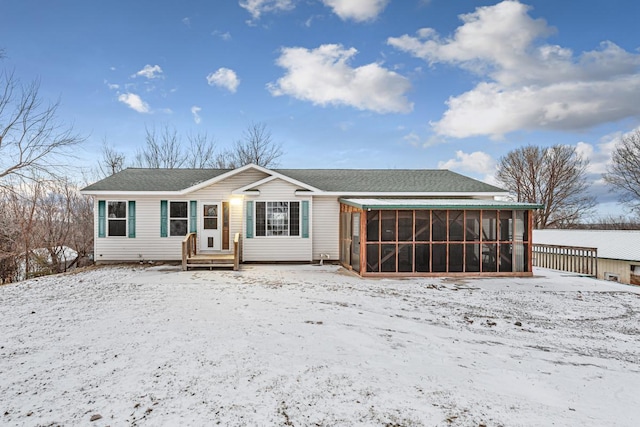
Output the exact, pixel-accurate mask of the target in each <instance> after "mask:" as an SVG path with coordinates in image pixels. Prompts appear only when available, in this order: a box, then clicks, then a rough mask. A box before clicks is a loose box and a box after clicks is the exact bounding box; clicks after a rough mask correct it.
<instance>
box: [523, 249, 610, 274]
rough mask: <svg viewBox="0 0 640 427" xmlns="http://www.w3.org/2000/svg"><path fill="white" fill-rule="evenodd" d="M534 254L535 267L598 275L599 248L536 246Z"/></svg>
mask: <svg viewBox="0 0 640 427" xmlns="http://www.w3.org/2000/svg"><path fill="white" fill-rule="evenodd" d="M532 252H533V253H532V258H533V259H532V261H533V265H534V266H535V267H542V268H551V269H553V270H561V271H570V272H573V273H580V274H585V275H587V276H594V277H595V276H597V275H598V249H597V248H586V247H581V246H561V245H542V244H534V245H533V250H532Z"/></svg>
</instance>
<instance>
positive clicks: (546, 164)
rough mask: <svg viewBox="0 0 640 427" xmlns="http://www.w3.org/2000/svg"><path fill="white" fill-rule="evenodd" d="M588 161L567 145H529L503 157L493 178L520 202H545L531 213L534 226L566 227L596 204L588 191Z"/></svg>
mask: <svg viewBox="0 0 640 427" xmlns="http://www.w3.org/2000/svg"><path fill="white" fill-rule="evenodd" d="M588 164H589V162H588V160H585V159H582V158H581V157H580V156H579V155H578V154H577V153H576V152H575V149H574V148H572V147H569V146H566V145H554V146H552V147H549V148H546V149H543V148H541V147H537V146H531V145H530V146H527V147H521V148H518V149H516V150H513V151H511V152H509V153H507V155H506V156H504V157H502V158H501V159H500V161H499V164H498V172H497V174H496V178H497V180H498V181H499V182H500V183H501V184H502V185H503V186H504V187H505V188H506V189H507V190H509V192H510V193H511V194H513V195H514V196H515V197H516V199H517V200H518V201H519V202H528V203H540V204H544V208H543V209H540V210H538V211H536V212H534V226H535V227H536V228H548V227H559V226H566V225H569V224H573V223H575V222H577V221H578V220H579V219H580V218H581V217H583V216H584V215H586V214H587V213H588V212H589V211H590V209H592V208H593V207H594V206H595V199H594V198H593V197H591V196H589V195H588V194H587V190H588V187H589V185H588V183H587V180H586V169H587V165H588Z"/></svg>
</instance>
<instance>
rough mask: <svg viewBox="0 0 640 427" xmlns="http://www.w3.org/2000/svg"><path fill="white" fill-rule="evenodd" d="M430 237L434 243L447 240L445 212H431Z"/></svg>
mask: <svg viewBox="0 0 640 427" xmlns="http://www.w3.org/2000/svg"><path fill="white" fill-rule="evenodd" d="M431 236H432V237H433V241H434V242H444V241H446V240H447V211H432V212H431Z"/></svg>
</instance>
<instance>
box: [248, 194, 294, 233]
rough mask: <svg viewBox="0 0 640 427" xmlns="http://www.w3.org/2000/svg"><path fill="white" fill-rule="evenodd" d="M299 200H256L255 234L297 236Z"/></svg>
mask: <svg viewBox="0 0 640 427" xmlns="http://www.w3.org/2000/svg"><path fill="white" fill-rule="evenodd" d="M299 235H300V202H256V236H267V237H270V236H299Z"/></svg>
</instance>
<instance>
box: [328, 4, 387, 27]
mask: <svg viewBox="0 0 640 427" xmlns="http://www.w3.org/2000/svg"><path fill="white" fill-rule="evenodd" d="M322 3H324V4H325V6H328V7H330V8H331V9H333V13H335V14H336V15H338V16H339V17H340V19H342V20H343V21H346V20H348V19H352V20H354V21H357V22H364V21H372V20H374V19H376V18H377V17H378V15H379V14H380V13H381V12H382V11H383V10H384V8H385V7H386V6H387V4H388V3H389V0H358V1H354V0H322Z"/></svg>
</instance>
